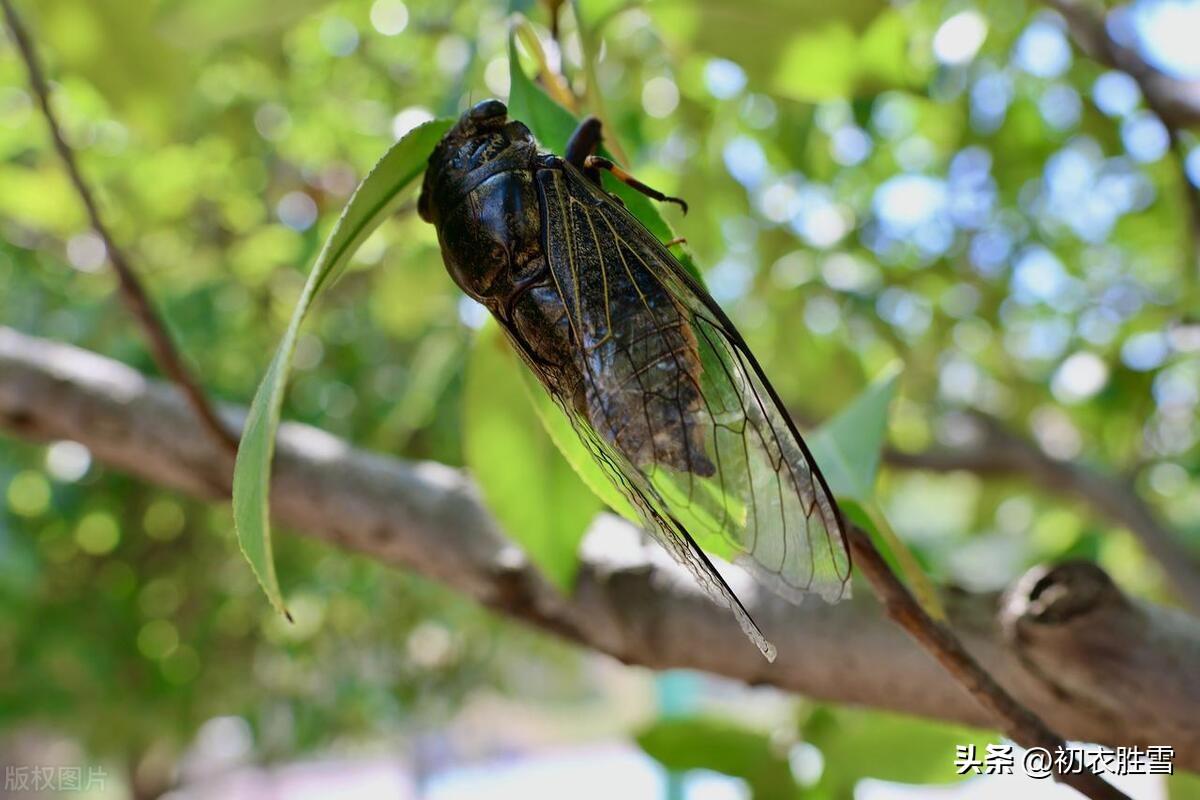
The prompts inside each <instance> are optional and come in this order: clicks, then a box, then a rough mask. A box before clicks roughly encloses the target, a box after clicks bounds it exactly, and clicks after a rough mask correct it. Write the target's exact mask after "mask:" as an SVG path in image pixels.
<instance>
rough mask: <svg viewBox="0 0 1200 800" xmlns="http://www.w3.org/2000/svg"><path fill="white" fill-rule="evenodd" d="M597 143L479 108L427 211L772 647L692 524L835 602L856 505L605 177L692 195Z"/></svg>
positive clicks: (466, 271) (498, 109)
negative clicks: (541, 135)
mask: <svg viewBox="0 0 1200 800" xmlns="http://www.w3.org/2000/svg"><path fill="white" fill-rule="evenodd" d="M599 143H600V125H599V123H598V121H596V120H595V119H589V120H586V121H584V122H583V123H582V124H581V125H580V126H579V128H578V129H577V130H576V132H575V134H574V135H573V136H572V137H571V141H570V143H569V144H568V145H567V152H566V155H565V157H559V156H557V155H554V154H551V153H547V152H544V151H542V150H540V149H539V148H538V144H537V142H536V141H535V140H534V138H533V135H532V134H531V133H530V131H529V129H528V128H527V127H526V126H525V125H524V124H522V123H521V122H518V121H516V120H509V119H508V109H507V108H506V107H505V105H504V104H503V103H501V102H500V101H498V100H486V101H484V102H481V103H479V104H478V105H476V106H475V107H474V108H472V109H470V110H469V111H467V112H466V113H465V114H463V116H462V118H461V119H460V120H459V121H458V123H457V124H456V125H455V126H454V127H453V128H452V129H451V130H450V131H449V132H448V133H447V134H446V135H445V137H444V138H443V139H442V140H441V142H440V143H439V144H438V146H437V148H436V149H435V150H434V152H433V155H432V156H430V158H429V167H428V170H427V171H426V173H425V183H424V186H423V188H422V191H421V197H420V201H419V209H420V213H421V216H422V218H423V219H425V220H426V221H428V222H431V223H433V224H434V225H435V226H436V227H437V231H438V239H439V241H440V243H441V248H442V257H443V259H444V260H445V262H446V268H447V269H448V270H449V272H450V275H451V276H452V277H453V278H454V280H455V282H456V283H457V284H458V285H459V286H460V287H462V289H463V291H464V292H466V293H467V294H468V295H470V296H471V297H472V298H474V299H476V300H478V301H479V302H480V303H482V304H483V305H484V306H486V307H487V308H488V310H489V311H491V313H492V314H493V315H494V316H495V318H496V319H497V320H498V321H499V323H500V325H501V326H502V327H503V328H504V330H505V332H506V333H507V334H508V337H509V339H510V340H511V341H512V343H513V345H514V346H515V348H516V350H517V351H518V352H519V353H520V355H521V356H522V358H523V359H524V361H525V362H526V364H527V365H528V366H529V368H530V369H531V370H533V372H534V373H535V374H536V375H537V377H538V379H539V380H540V381H541V383H542V385H543V386H545V387H546V389H547V391H549V392H550V394H551V395H552V396H553V397H554V399H555V401H556V402H557V403H558V405H559V406H560V407H561V408H562V409H563V411H564V412H565V413H566V414H567V415H568V417H569V418H570V419H571V422H572V424H573V425H574V428H575V431H576V432H577V433H578V434H579V436H580V437H581V438H582V439H583V441H584V442H585V443H586V444H587V446H588V449H589V450H590V451H591V453H592V455H593V456H594V457H595V458H596V461H597V462H599V464H600V465H601V467H603V469H604V470H605V472H606V473H607V474H608V476H609V477H610V478H611V479H612V481H613V482H614V483H615V484H616V485H617V487H618V488H619V489H620V490H621V491H622V493H623V494H624V495H625V496H626V497H628V498H629V500H630V502H631V503H632V504H633V505H634V507H636V508H637V509H638V510H639V512H640V513H641V514H642V516H643V517H644V519H645V523H646V527H647V529H648V530H649V531H650V532H651V533H652V534H653V535H654V536H655V538H656V539H657V540H658V541H659V542H660V543H661V544H662V545H663V546H664V547H666V548H667V550H668V551H670V553H671V554H672V555H673V556H674V557H675V558H676V559H677V560H678V561H679V562H680V563H682V564H683V565H684V566H686V567H687V568H688V569H689V570H690V571H691V572H692V574H693V575H694V576H695V577H696V579H697V580H698V581H699V582H700V584H701V585H702V586H703V587H704V588H705V589H706V590H707V591H708V592H709V594H710V595H711V596H712V597H713V598H714V599H715V600H717V601H718V602H719V603H721V604H724V605H727V606H728V607H729V608H730V609H731V610H732V611H733V612H734V614H735V615H736V616H737V618H738V621H739V622H740V623H741V625H742V628H743V629H744V630H745V631H746V634H747V635H748V636H749V637H750V638H751V639H752V640H753V641H754V642H755V644H757V645H758V647H759V648H760V649H761V650H762V651H763V654H764V655H766V656H767V657H768V658H773V656H774V648H773V647H772V646H771V644H770V643H769V642H768V641H767V640H766V638H765V637H764V636H763V634H762V632H761V631H760V630H759V628H758V626H757V625H756V624H755V623H754V621H753V620H751V619H750V616H749V615H748V614H747V613H746V610H745V608H744V607H743V606H742V604H741V602H740V601H739V600H738V599H737V597H736V596H735V595H734V594H733V592H732V591H731V590H730V588H729V586H728V584H726V582H725V580H724V579H723V578H722V577H721V576H720V574H718V572H717V571H716V570H715V569H714V568H713V565H712V563H711V562H710V561H709V559H708V557H707V556H706V555H705V554H704V552H703V551H702V550H701V549H700V547H699V546H698V545H697V543H696V539H695V538H694V535H700V534H704V535H718V536H722V537H724V539H725V540H726V541H728V542H729V543H730V544H732V546H733V547H734V548H735V549H736V551H737V552H738V553H739V554H741V556H743V557H742V558H740V559H739V563H744V565H745V566H746V567H748V568H749V569H750V570H751V571H752V572H753V573H754V574H755V575H756V576H757V577H758V578H760V579H761V580H763V582H764V583H766V584H767V585H768V586H769V587H770V588H771V589H773V590H775V591H776V592H778V593H779V594H781V595H783V596H784V597H785V598H787V599H789V600H792V601H794V602H798V601H799V599H800V598H801V596H802V595H803V594H805V593H809V592H811V593H816V594H818V595H820V596H821V597H823V598H824V599H825V600H827V601H830V602H833V601H836V600H839V599H841V598H842V597H843V596H845V595H846V593H847V589H848V578H849V573H850V559H849V556H848V554H847V545H846V538H845V530H844V527H843V523H842V519H841V514H840V511H839V510H838V508H837V505H836V504H835V502H834V500H833V497H832V495H831V493H830V491H829V487H828V485H827V484H826V483H825V479H824V478H823V477H822V476H821V473H820V472H819V471H818V469H817V465H816V464H815V463H814V462H813V459H812V456H811V454H810V453H809V451H808V448H807V447H806V446H805V444H804V442H803V440H801V438H800V435H799V434H798V433H797V431H796V428H795V426H794V425H793V423H792V422H791V420H790V419H789V417H788V415H787V414H786V413H785V412H784V410H783V408H782V406H781V404H780V402H779V398H778V396H777V395H776V393H775V390H774V389H773V388H772V387H771V384H770V383H769V382H768V381H767V377H766V375H764V374H763V371H762V369H761V367H759V365H758V362H757V360H756V359H755V358H754V355H753V354H752V353H751V352H750V350H749V348H748V347H747V346H746V343H745V341H744V340H743V339H742V337H741V335H740V334H739V333H738V331H737V329H736V328H734V326H733V323H732V322H730V321H729V318H728V317H727V316H726V315H725V313H724V312H723V311H721V309H720V308H719V307H718V306H717V304H716V302H715V301H714V300H713V299H712V297H710V296H709V294H708V293H707V292H706V291H705V290H704V288H703V287H702V286H701V285H700V284H699V283H698V282H697V281H696V280H695V279H694V278H693V277H692V276H690V275H689V274H688V273H687V272H686V271H684V270H683V269H682V267H681V266H680V264H679V263H678V262H677V261H676V260H675V258H674V257H673V256H672V255H671V254H670V252H669V251H668V250H667V248H666V246H664V245H663V243H661V242H659V241H658V239H657V238H655V237H654V236H653V235H652V234H651V233H650V232H649V231H647V230H646V228H645V227H643V226H642V224H641V223H639V222H638V221H637V219H635V218H634V217H633V216H632V215H631V214H630V213H629V212H628V211H627V210H626V209H625V207H624V205H622V203H621V201H620V200H619V199H617V198H616V197H615V196H614V195H611V194H609V193H608V192H606V191H605V190H604V189H603V188H602V185H601V182H600V170H609V171H610V172H612V174H613V175H614V176H615V177H617V178H618V179H620V180H622V181H624V182H626V183H628V184H630V185H631V186H634V187H635V188H637V189H639V190H640V191H642V192H644V193H646V194H648V195H649V196H651V197H654V198H656V199H659V200H673V201H675V202H679V203H680V204H681V205H683V204H682V201H678V200H676V199H675V198H669V197H666V196H664V195H662V194H660V193H658V192H656V191H654V190H653V189H650V188H649V187H647V186H645V185H644V184H642V183H639V182H638V181H637V180H635V179H634V178H632V177H631V176H630V175H628V174H627V173H625V172H624V171H622V170H621V169H620V168H619V167H617V166H615V165H614V164H613V163H612V162H611V161H608V160H607V159H604V158H601V157H600V156H598V155H597V154H596V149H597V148H598V146H599ZM684 208H685V210H686V206H684Z"/></svg>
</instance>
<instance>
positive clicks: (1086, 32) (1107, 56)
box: [1043, 0, 1200, 272]
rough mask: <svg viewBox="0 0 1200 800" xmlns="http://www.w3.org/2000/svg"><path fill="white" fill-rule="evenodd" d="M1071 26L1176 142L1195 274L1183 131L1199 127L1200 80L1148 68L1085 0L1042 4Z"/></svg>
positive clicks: (1195, 198)
mask: <svg viewBox="0 0 1200 800" xmlns="http://www.w3.org/2000/svg"><path fill="white" fill-rule="evenodd" d="M1043 2H1045V3H1046V5H1048V6H1050V7H1051V8H1053V9H1054V10H1055V11H1057V12H1058V13H1059V14H1061V15H1062V17H1063V19H1064V20H1066V22H1067V28H1068V30H1069V31H1070V33H1071V38H1072V39H1074V40H1075V43H1076V45H1078V47H1079V49H1080V50H1082V51H1083V52H1084V53H1086V54H1087V55H1088V56H1090V57H1091V58H1093V59H1095V60H1096V61H1098V62H1100V63H1101V64H1104V65H1105V66H1108V67H1112V68H1113V69H1119V70H1121V71H1122V72H1124V73H1126V74H1128V75H1129V76H1130V77H1131V78H1133V79H1134V80H1135V81H1136V82H1137V85H1138V87H1139V88H1140V89H1141V91H1142V96H1143V97H1144V98H1145V100H1146V106H1147V108H1149V109H1150V111H1151V112H1152V113H1153V114H1154V115H1155V116H1156V117H1158V118H1159V120H1160V121H1161V122H1162V124H1163V127H1165V128H1166V129H1167V135H1168V136H1169V138H1170V142H1171V151H1172V153H1173V154H1174V156H1175V159H1176V160H1177V161H1178V162H1179V176H1180V180H1181V181H1182V187H1183V199H1184V205H1185V207H1186V209H1187V216H1188V239H1187V250H1188V252H1190V254H1191V261H1192V269H1193V272H1195V271H1197V270H1200V187H1197V186H1195V185H1194V184H1193V183H1192V182H1191V181H1190V180H1189V179H1188V176H1187V172H1186V168H1185V164H1184V162H1185V159H1186V158H1187V149H1186V146H1185V143H1184V141H1183V137H1182V135H1181V132H1180V131H1181V129H1182V128H1185V127H1188V126H1190V125H1196V124H1197V123H1200V81H1197V80H1193V81H1182V80H1177V79H1175V78H1171V77H1170V76H1167V75H1164V74H1163V73H1162V72H1160V71H1158V70H1157V69H1155V68H1154V67H1153V66H1151V65H1150V64H1148V63H1147V62H1146V60H1145V59H1143V58H1142V56H1141V55H1140V54H1139V53H1138V52H1137V50H1136V49H1134V48H1132V47H1126V46H1124V45H1122V44H1121V43H1120V42H1118V41H1116V40H1115V39H1113V37H1112V36H1111V35H1110V34H1109V32H1108V26H1107V20H1106V16H1105V14H1104V12H1103V10H1102V9H1098V8H1092V7H1089V6H1087V5H1085V4H1084V3H1083V2H1081V0H1043Z"/></svg>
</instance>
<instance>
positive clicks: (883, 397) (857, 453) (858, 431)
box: [809, 365, 946, 619]
mask: <svg viewBox="0 0 1200 800" xmlns="http://www.w3.org/2000/svg"><path fill="white" fill-rule="evenodd" d="M899 377H900V370H899V365H893V366H891V367H889V368H887V369H885V370H884V372H883V374H882V375H881V376H880V377H879V378H878V379H877V380H876V381H875V382H874V383H872V384H871V385H870V386H868V387H867V389H866V391H864V392H863V393H862V394H860V395H859V396H858V397H856V398H855V399H854V402H852V403H851V404H850V405H848V406H846V407H845V408H844V409H842V410H841V412H839V413H838V414H837V416H835V417H834V418H833V419H831V420H829V422H827V423H825V424H824V425H823V426H821V429H820V430H818V431H817V432H816V434H815V435H813V436H812V437H811V438H810V439H809V446H810V448H811V449H812V454H813V458H814V459H816V462H817V464H819V465H820V466H821V472H822V473H823V474H824V475H825V480H826V481H828V482H829V488H830V489H831V490H832V491H833V494H834V496H835V497H837V498H838V500H839V503H840V505H841V506H842V511H843V512H845V513H846V514H847V515H848V516H849V517H850V518H851V520H852V521H853V522H855V523H856V524H858V525H859V526H860V527H862V528H863V529H864V530H866V531H867V533H868V534H870V536H871V540H872V541H873V542H874V543H875V546H876V547H877V548H878V549H879V551H880V552H881V553H882V554H883V557H884V558H885V559H886V560H887V561H888V563H889V564H890V565H891V566H892V567H893V569H898V572H899V573H900V574H902V575H903V576H904V577H905V578H906V579H907V582H908V585H909V588H910V589H911V590H912V592H913V594H914V595H916V598H917V601H918V602H919V603H920V604H921V606H922V607H923V608H924V609H925V610H926V611H927V612H929V614H930V615H931V616H933V617H934V618H936V619H945V617H946V612H945V610H944V609H943V608H942V603H941V600H940V599H939V597H938V593H937V590H936V589H935V588H934V586H933V584H932V583H931V582H930V580H929V577H928V576H927V575H926V574H925V571H924V570H922V569H921V565H920V563H919V562H918V561H917V558H916V556H914V555H913V553H912V551H911V550H909V549H908V546H907V545H905V544H904V542H903V541H902V540H901V539H900V537H899V536H897V535H896V532H895V531H894V530H893V529H892V526H891V525H890V524H889V523H888V521H887V518H886V517H885V516H884V514H883V511H882V510H881V509H880V508H879V505H878V503H877V502H876V501H875V479H876V477H877V475H878V474H879V457H880V454H881V453H882V451H883V442H884V436H885V435H886V433H887V420H888V408H889V407H890V406H891V404H892V398H893V397H894V396H895V394H896V383H897V381H898V380H899Z"/></svg>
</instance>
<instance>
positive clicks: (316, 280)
mask: <svg viewBox="0 0 1200 800" xmlns="http://www.w3.org/2000/svg"><path fill="white" fill-rule="evenodd" d="M451 124H452V120H444V119H443V120H434V121H432V122H428V123H426V124H424V125H421V126H420V127H418V128H415V129H414V130H413V131H412V132H410V133H409V134H408V135H407V136H405V137H404V138H403V139H401V140H400V141H398V142H396V143H395V144H394V145H392V147H391V149H389V150H388V151H387V153H386V154H384V156H383V158H381V159H380V160H379V162H378V163H377V164H376V165H375V167H374V168H373V169H372V170H371V171H370V172H369V173H368V174H367V176H366V177H365V178H363V180H362V183H360V184H359V185H358V188H357V189H356V190H355V192H354V194H353V195H352V196H351V198H350V201H349V202H348V203H347V204H346V207H345V208H344V209H343V210H342V215H341V217H339V218H338V221H337V223H336V224H335V225H334V226H333V230H331V231H330V233H329V237H328V238H327V239H326V240H325V245H324V247H322V248H321V252H320V254H318V256H317V260H316V262H315V263H314V264H313V267H312V271H311V272H310V273H309V275H308V281H307V282H306V283H305V285H304V291H303V292H302V293H301V295H300V299H299V301H298V302H297V303H296V308H295V310H293V311H292V318H291V320H290V321H289V323H288V327H287V330H286V331H285V332H284V334H283V339H282V340H281V341H280V343H279V347H278V349H277V350H276V351H275V356H274V358H272V359H271V364H270V366H268V367H267V372H266V374H265V375H264V376H263V379H262V383H260V384H259V387H258V391H257V392H256V393H255V395H254V401H253V402H252V403H251V404H250V413H249V414H248V415H247V417H246V426H245V429H244V430H243V431H242V441H241V445H240V446H239V448H238V457H237V464H236V466H235V468H234V473H233V517H234V524H235V526H236V528H237V535H238V544H239V545H240V546H241V548H242V553H243V554H244V555H245V556H246V560H247V561H249V562H250V567H251V569H253V570H254V575H255V577H257V578H258V582H259V583H260V584H261V585H262V587H263V591H265V592H266V594H267V597H268V599H270V601H271V604H272V605H273V606H275V608H276V609H278V610H279V611H280V612H281V613H285V614H286V613H287V612H286V610H285V609H284V604H283V596H282V594H281V592H280V590H279V582H278V579H277V577H276V575H275V563H274V559H273V556H272V552H271V527H270V520H269V500H270V497H269V495H270V482H271V459H272V456H273V455H274V452H275V432H276V430H277V429H278V427H279V416H280V411H281V409H282V407H283V394H284V389H285V387H286V385H287V377H288V372H289V371H290V369H291V363H292V355H293V353H294V352H295V349H296V338H297V336H298V334H299V332H300V325H301V323H302V322H304V318H305V316H306V315H307V314H308V310H309V309H310V308H311V307H312V304H313V301H315V300H316V298H317V294H318V293H319V292H320V291H321V290H322V289H323V288H325V287H327V286H329V285H330V284H332V282H333V279H334V278H335V277H336V276H337V273H338V272H339V271H340V270H341V269H342V268H343V267H344V266H345V265H346V262H348V261H349V260H350V257H351V256H352V255H353V254H354V252H355V250H357V249H358V247H359V246H360V245H361V244H362V243H363V241H365V240H366V238H367V236H368V235H370V233H371V231H373V230H374V229H375V228H376V227H377V226H378V225H379V223H380V222H382V221H383V220H384V219H385V218H386V217H387V215H388V214H390V213H392V212H393V211H394V210H395V209H396V206H397V204H398V203H399V200H400V198H401V195H402V193H403V192H404V190H405V189H407V188H408V187H409V186H411V185H412V184H413V182H414V181H416V179H417V178H418V177H420V175H421V173H422V172H424V170H425V163H426V161H427V160H428V158H429V153H430V152H431V151H432V150H433V147H434V145H435V144H436V143H437V141H438V139H439V138H440V137H441V136H442V134H443V133H445V131H446V130H447V129H448V128H449V127H450V125H451Z"/></svg>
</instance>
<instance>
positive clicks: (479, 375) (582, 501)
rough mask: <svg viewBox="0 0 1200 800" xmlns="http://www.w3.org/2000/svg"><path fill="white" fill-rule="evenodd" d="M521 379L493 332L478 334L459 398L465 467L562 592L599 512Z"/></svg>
mask: <svg viewBox="0 0 1200 800" xmlns="http://www.w3.org/2000/svg"><path fill="white" fill-rule="evenodd" d="M526 371H527V370H525V369H524V368H523V367H522V366H521V365H520V364H519V363H518V360H517V357H516V355H515V354H514V353H513V351H512V348H511V347H510V346H509V344H508V341H507V340H506V339H505V338H504V337H503V335H501V333H500V331H499V329H498V328H497V327H496V326H495V325H493V324H488V325H485V326H484V327H483V328H482V329H481V330H480V331H479V333H478V335H477V336H476V338H475V342H474V345H473V346H472V349H471V354H470V356H469V357H468V360H467V381H466V389H465V392H464V397H463V438H464V443H465V455H466V462H467V467H468V468H469V469H470V470H471V473H472V474H473V475H474V476H475V479H476V480H477V481H478V482H479V485H480V488H481V489H482V490H483V496H484V499H485V500H486V501H487V504H488V508H489V509H491V511H492V512H493V513H494V514H495V515H496V518H497V519H498V520H499V521H500V524H501V526H502V527H503V528H504V530H505V532H506V533H507V534H508V535H509V537H510V538H512V540H513V541H515V542H517V543H518V544H519V545H521V548H522V549H523V550H524V551H525V552H526V554H528V556H529V557H530V559H531V560H532V561H533V563H534V564H536V565H537V566H538V567H539V568H540V569H541V570H542V572H543V573H545V574H546V575H547V576H548V577H549V578H550V579H551V580H552V581H554V583H555V584H556V585H558V586H559V587H560V588H562V589H563V590H564V591H566V590H569V589H570V587H571V582H572V580H573V579H574V577H575V572H576V570H577V568H578V566H579V559H578V556H577V551H578V549H579V543H580V541H581V540H582V539H583V534H584V533H585V532H586V531H587V527H588V524H589V523H590V522H591V521H592V518H593V517H595V516H596V514H597V513H598V512H599V511H600V508H601V506H600V501H599V499H598V498H597V496H596V494H594V493H593V492H592V490H591V489H589V487H588V486H587V485H585V484H584V483H583V482H582V481H581V480H580V479H579V477H578V476H577V475H576V474H575V471H574V470H573V469H572V467H571V465H569V464H568V463H567V462H566V461H565V460H564V458H563V455H561V454H560V453H559V450H558V448H557V447H556V444H555V442H554V441H553V440H552V439H551V437H550V435H549V434H548V433H547V430H546V429H545V428H543V425H542V420H541V419H540V417H539V415H538V412H537V411H535V409H534V407H533V405H532V404H531V403H530V402H529V399H528V397H527V392H526V389H525V385H524V382H523V380H522V378H521V373H522V372H526ZM542 394H545V393H544V392H543V393H542Z"/></svg>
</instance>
